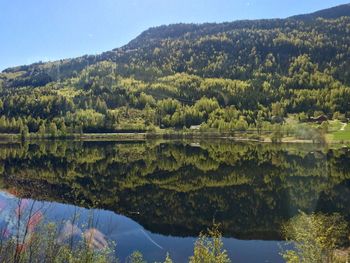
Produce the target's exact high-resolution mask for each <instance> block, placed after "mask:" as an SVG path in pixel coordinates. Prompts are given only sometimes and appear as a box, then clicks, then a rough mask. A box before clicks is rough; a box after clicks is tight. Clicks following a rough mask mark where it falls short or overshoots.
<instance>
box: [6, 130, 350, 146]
mask: <svg viewBox="0 0 350 263" xmlns="http://www.w3.org/2000/svg"><path fill="white" fill-rule="evenodd" d="M235 134H236V135H235ZM270 135H271V134H270V133H269V132H265V133H262V134H260V135H259V134H257V133H255V132H249V131H248V132H236V133H220V132H217V133H215V132H214V133H213V132H212V133H205V132H169V133H166V132H162V133H160V132H153V133H146V132H135V133H83V134H71V135H67V136H60V137H55V138H52V137H50V136H49V135H47V136H44V137H40V136H38V135H37V134H30V135H29V136H28V137H26V138H24V140H23V139H22V138H21V135H20V134H0V142H22V141H53V140H81V141H146V140H152V139H164V140H181V139H213V140H215V139H217V140H230V141H237V142H258V143H275V144H289V143H292V144H324V145H348V146H350V140H344V141H339V140H330V139H328V138H329V134H327V137H328V138H327V140H326V141H325V143H320V142H314V141H312V140H310V139H298V138H296V137H293V136H284V137H282V138H281V139H280V141H278V142H273V141H272V140H271V138H270Z"/></svg>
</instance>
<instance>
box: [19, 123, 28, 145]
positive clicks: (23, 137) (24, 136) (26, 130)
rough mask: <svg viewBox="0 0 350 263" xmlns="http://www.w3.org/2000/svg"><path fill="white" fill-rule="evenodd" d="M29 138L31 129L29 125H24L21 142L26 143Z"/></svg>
mask: <svg viewBox="0 0 350 263" xmlns="http://www.w3.org/2000/svg"><path fill="white" fill-rule="evenodd" d="M28 136H29V129H28V126H27V124H24V125H23V127H22V128H21V140H22V141H25V140H26V139H27V138H28Z"/></svg>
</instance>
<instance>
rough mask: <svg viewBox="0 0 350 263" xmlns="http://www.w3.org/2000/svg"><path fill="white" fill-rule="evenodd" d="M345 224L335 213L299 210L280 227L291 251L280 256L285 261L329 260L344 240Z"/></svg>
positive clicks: (313, 262)
mask: <svg viewBox="0 0 350 263" xmlns="http://www.w3.org/2000/svg"><path fill="white" fill-rule="evenodd" d="M346 230H347V223H346V221H345V220H344V218H342V217H341V216H340V215H339V214H332V215H324V214H311V215H307V214H305V213H303V212H301V213H300V214H299V215H297V216H296V217H294V218H292V219H291V220H290V221H289V222H288V223H286V224H285V225H284V227H283V232H284V235H285V237H286V238H287V240H289V241H290V242H291V243H293V245H294V247H295V249H294V250H285V251H283V253H282V255H283V258H284V259H285V260H286V261H287V263H320V262H322V263H333V262H335V255H334V251H335V249H336V248H337V247H339V246H340V245H342V244H343V243H344V242H346V241H348V240H347V236H346V234H347V231H346Z"/></svg>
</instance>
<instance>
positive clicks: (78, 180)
mask: <svg viewBox="0 0 350 263" xmlns="http://www.w3.org/2000/svg"><path fill="white" fill-rule="evenodd" d="M349 158H350V153H349V151H347V149H340V150H326V149H322V148H318V146H312V145H307V146H305V145H261V144H237V143H236V144H233V143H227V142H224V143H220V142H218V143H206V142H202V144H201V147H191V146H190V144H187V143H185V142H184V143H161V142H147V143H112V142H109V143H101V142H84V143H82V142H68V143H67V142H54V143H52V142H50V143H41V144H29V145H25V146H20V145H17V144H8V145H1V146H0V167H1V169H0V171H1V172H2V174H3V181H4V184H6V185H7V186H11V184H13V183H16V185H19V186H20V189H19V190H20V191H22V193H23V194H24V195H27V194H29V193H31V194H32V195H33V197H34V198H39V199H40V198H45V199H52V200H58V201H61V202H70V203H74V204H78V205H83V206H92V207H99V208H106V209H110V210H114V211H117V212H119V213H123V214H126V215H129V216H130V217H133V218H134V219H135V220H137V221H139V222H141V223H142V224H143V225H144V226H145V227H147V228H149V229H151V230H153V231H156V232H162V233H167V234H174V235H197V234H198V232H199V231H201V230H202V229H204V228H206V227H207V226H209V225H211V223H212V220H213V218H215V219H216V220H217V221H219V222H221V223H222V226H223V230H224V234H225V235H234V236H236V237H242V238H253V237H254V238H257V237H258V238H264V239H266V238H277V237H278V236H279V234H278V229H279V226H280V225H281V224H282V223H283V222H284V221H285V220H286V219H288V218H290V217H291V216H293V215H294V214H295V213H296V212H297V211H298V209H302V210H304V211H314V210H321V211H338V212H341V213H343V214H345V216H346V217H349V215H348V211H347V207H349V206H347V205H349V203H350V202H349V196H350V195H349V194H347V195H344V196H343V195H342V191H343V192H344V191H348V189H349V187H348V186H347V184H348V182H349V180H350V167H349V166H348V163H349ZM43 189H44V190H43ZM339 189H342V190H341V191H339ZM44 192H45V195H47V196H48V197H47V196H45V197H43V196H44ZM135 211H137V212H140V215H136V214H135V213H132V212H135Z"/></svg>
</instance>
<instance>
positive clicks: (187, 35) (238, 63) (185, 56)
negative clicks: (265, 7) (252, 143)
mask: <svg viewBox="0 0 350 263" xmlns="http://www.w3.org/2000/svg"><path fill="white" fill-rule="evenodd" d="M320 115H325V116H327V117H328V118H329V119H332V118H333V119H339V120H341V121H344V122H346V121H347V119H348V118H350V5H343V6H339V7H335V8H331V9H328V10H323V11H320V12H317V13H314V14H310V15H302V16H295V17H290V18H287V19H270V20H252V21H248V20H247V21H236V22H230V23H221V24H215V23H207V24H175V25H169V26H160V27H156V28H151V29H149V30H147V31H145V32H143V33H142V34H141V35H140V36H139V37H137V38H136V39H134V40H132V41H131V42H130V43H129V44H127V45H125V46H123V47H121V48H118V49H115V50H112V51H109V52H105V53H102V54H100V55H96V56H87V55H86V56H83V57H79V58H75V59H65V60H60V61H54V62H47V63H41V62H40V63H35V64H32V65H28V66H18V67H14V68H9V69H6V70H4V71H3V72H2V73H0V116H1V117H0V133H22V134H24V135H26V134H28V133H29V132H31V133H38V134H42V135H43V136H44V135H45V134H50V136H53V137H56V136H65V135H66V134H69V133H99V132H120V131H156V130H157V129H159V128H162V129H165V128H169V129H170V128H172V129H173V128H175V129H183V128H190V127H191V126H194V125H200V128H201V129H202V130H210V129H213V130H220V131H245V130H247V129H256V130H261V129H271V125H276V124H281V123H283V122H284V120H285V119H286V118H287V117H288V116H293V118H295V119H296V120H298V121H299V122H305V121H307V120H309V119H310V118H311V117H314V116H320Z"/></svg>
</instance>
